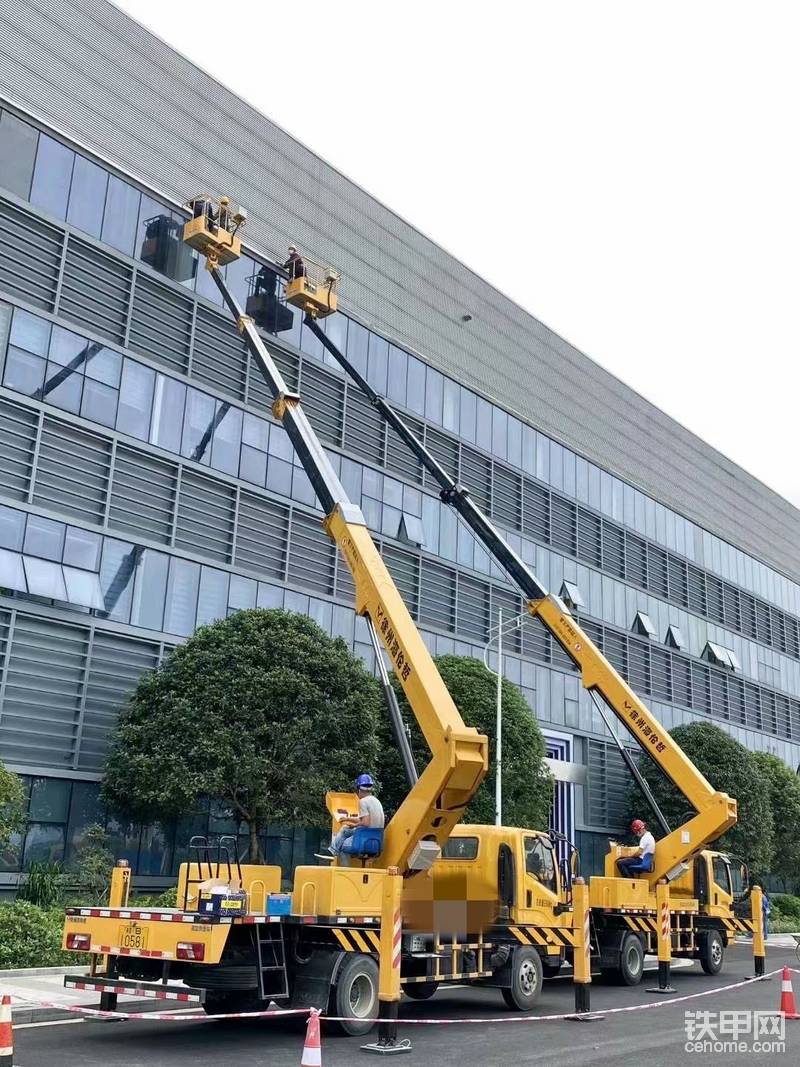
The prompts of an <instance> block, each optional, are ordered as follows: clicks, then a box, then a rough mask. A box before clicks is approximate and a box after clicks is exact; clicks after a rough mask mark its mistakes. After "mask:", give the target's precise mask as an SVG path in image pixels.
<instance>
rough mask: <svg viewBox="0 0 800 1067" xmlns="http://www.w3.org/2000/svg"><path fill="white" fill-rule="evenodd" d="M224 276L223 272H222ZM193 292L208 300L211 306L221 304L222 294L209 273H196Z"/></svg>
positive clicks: (203, 271) (201, 271) (205, 271)
mask: <svg viewBox="0 0 800 1067" xmlns="http://www.w3.org/2000/svg"><path fill="white" fill-rule="evenodd" d="M222 273H223V275H224V273H225V272H224V270H223V272H222ZM195 292H196V293H197V294H198V295H199V296H204V297H205V298H206V299H207V300H210V301H211V302H212V304H218V305H221V304H222V293H220V291H219V289H217V286H216V284H215V282H214V279H213V278H212V277H211V272H210V271H207V270H205V269H203V270H200V271H198V272H197V282H196V283H195Z"/></svg>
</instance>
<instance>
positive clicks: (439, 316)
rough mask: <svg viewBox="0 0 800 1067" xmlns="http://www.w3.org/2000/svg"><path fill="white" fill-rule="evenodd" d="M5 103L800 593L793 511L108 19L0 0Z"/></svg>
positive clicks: (62, 2)
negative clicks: (210, 218)
mask: <svg viewBox="0 0 800 1067" xmlns="http://www.w3.org/2000/svg"><path fill="white" fill-rule="evenodd" d="M0 95H3V96H5V97H6V98H7V99H9V100H10V101H11V102H12V103H16V104H17V105H18V106H19V107H20V108H22V109H24V110H27V111H30V112H31V113H32V114H34V115H37V116H39V117H40V118H41V119H42V120H43V121H45V122H47V123H50V124H51V125H52V126H54V127H55V128H56V129H58V130H60V131H61V132H62V133H64V134H66V135H68V136H70V137H72V138H73V139H74V140H75V141H77V142H78V143H82V144H84V145H86V146H87V147H88V148H90V149H93V150H94V151H96V152H97V153H98V154H100V155H101V156H103V157H105V158H106V159H108V160H109V161H111V162H113V163H116V164H117V165H118V166H119V167H121V168H122V169H123V170H125V171H127V172H128V173H130V174H131V175H133V176H135V177H138V178H139V179H140V180H141V181H142V182H143V183H144V184H146V185H149V186H152V187H153V188H154V189H157V190H159V191H160V192H162V193H163V194H166V195H167V196H170V197H172V198H173V199H174V200H176V201H182V200H183V199H184V198H185V197H186V196H187V195H188V194H190V193H191V192H193V191H197V190H198V189H203V190H208V191H210V192H215V193H222V192H224V193H228V194H230V195H231V196H232V197H233V198H234V199H236V200H238V201H239V202H241V203H242V204H244V205H246V206H247V208H248V211H249V223H248V240H249V242H250V243H251V244H252V246H253V247H254V248H257V249H261V250H262V251H264V252H265V253H267V254H268V255H270V256H271V257H273V258H278V259H280V258H282V256H283V254H284V251H285V249H286V246H287V244H288V243H289V242H290V241H293V242H295V243H297V244H298V245H300V246H301V247H305V248H307V249H308V250H309V251H310V252H311V253H312V254H314V256H315V258H319V259H322V260H325V261H328V262H330V263H331V264H334V265H335V266H336V267H337V268H338V269H339V270H340V271H341V272H342V275H343V279H344V285H343V299H342V305H343V307H344V308H345V310H347V311H349V312H351V313H353V314H354V315H355V317H357V318H359V319H361V320H362V321H363V322H365V323H366V324H367V325H370V326H372V327H373V328H374V329H375V330H376V331H378V332H380V333H382V334H383V335H384V336H386V337H389V338H391V339H393V340H395V341H396V342H397V343H398V344H400V345H402V346H404V347H406V348H408V349H409V350H411V351H413V352H415V353H417V354H419V355H421V356H422V357H423V358H424V359H426V360H427V361H428V362H429V363H430V364H432V365H433V366H435V367H437V368H439V369H440V370H442V371H444V372H445V373H447V374H450V375H452V376H453V377H455V378H456V379H457V380H459V381H461V382H463V383H464V384H466V385H470V386H472V387H473V388H475V389H476V390H478V391H479V392H481V393H482V394H484V395H485V396H488V397H489V398H491V399H494V400H496V401H498V402H499V403H500V404H502V405H503V406H504V407H506V408H507V409H508V410H510V411H513V412H515V413H516V414H518V415H519V416H520V417H522V418H523V419H525V420H526V421H528V422H529V423H531V424H532V425H534V426H536V427H537V428H538V429H540V430H542V431H544V432H545V433H548V434H550V435H551V436H553V437H555V438H556V439H557V440H559V441H561V442H563V443H564V444H566V445H568V446H570V447H572V448H574V449H575V450H577V451H578V452H580V453H581V454H583V455H584V456H586V457H587V458H589V459H592V460H594V461H595V462H596V463H598V464H599V465H601V466H603V467H605V468H606V469H608V470H610V471H612V472H614V473H616V474H618V475H619V476H620V477H622V478H624V479H626V480H627V481H629V482H631V483H632V484H634V485H636V486H638V487H640V488H641V489H643V490H644V491H646V492H648V493H649V494H651V495H652V496H654V497H655V498H656V499H657V500H659V501H661V502H662V503H664V504H667V505H669V506H670V507H673V508H674V509H675V510H677V511H679V512H681V513H682V514H684V515H686V516H687V517H688V518H690V519H692V520H694V521H695V522H697V523H699V524H700V525H702V526H704V527H705V528H707V529H709V530H711V531H713V532H715V533H717V534H719V535H720V536H721V537H723V538H727V539H728V540H730V541H731V542H733V543H735V544H736V545H737V546H739V547H741V548H743V549H745V550H747V551H749V552H750V553H752V554H753V555H755V556H757V557H760V558H761V559H763V560H765V561H766V562H769V563H770V564H772V565H773V566H775V567H776V568H777V569H778V570H780V571H783V572H784V573H787V574H789V575H790V576H791V577H793V578H795V579H798V578H800V512H798V510H797V509H795V508H794V507H793V506H792V505H791V504H789V503H788V501H786V500H784V499H783V498H782V497H781V496H779V495H778V494H776V493H774V492H772V491H771V490H770V489H768V488H767V487H766V486H765V485H763V484H762V483H761V482H759V481H758V480H757V479H755V478H753V477H752V476H751V475H749V474H748V473H747V472H746V471H744V470H742V469H741V468H740V467H738V466H736V464H734V463H733V462H731V461H730V460H729V459H727V458H726V457H725V456H723V455H722V454H721V453H719V452H717V451H716V450H715V449H713V448H711V447H710V446H708V445H707V444H706V443H705V442H703V441H702V440H700V439H699V438H698V437H696V436H695V435H694V434H692V433H690V432H689V431H688V430H686V429H685V428H684V427H683V426H681V425H680V424H678V423H676V422H675V421H674V420H672V419H670V418H669V417H668V416H667V415H666V414H664V412H662V411H660V410H659V409H658V408H657V407H655V406H654V405H652V404H650V403H649V402H647V401H646V400H644V399H643V398H642V397H641V396H639V395H638V394H637V393H636V392H634V391H633V390H631V389H629V388H628V387H627V386H625V385H624V384H623V383H622V382H620V381H619V380H618V379H616V378H615V377H614V376H613V375H611V374H609V373H608V372H607V371H605V370H603V369H602V368H601V367H599V366H598V365H597V364H596V363H594V362H592V361H591V360H590V359H588V358H587V357H586V356H584V355H583V354H582V353H581V352H579V351H577V350H576V349H575V348H573V347H572V346H571V345H569V344H568V343H567V342H566V341H565V340H564V339H563V338H561V337H559V336H558V335H557V334H555V333H553V332H552V331H551V330H549V329H548V328H547V327H546V326H544V325H543V324H542V323H541V322H539V321H538V320H537V319H535V318H534V317H533V316H531V315H529V314H528V313H527V312H525V311H523V310H522V308H520V307H518V306H517V305H516V304H514V303H513V302H512V301H510V300H509V299H507V298H506V297H504V296H503V295H502V293H500V292H498V291H497V290H495V289H493V288H491V286H489V285H488V284H487V283H486V282H484V281H483V280H482V279H481V278H479V277H478V276H477V275H475V274H474V273H472V272H471V271H470V270H469V269H468V268H467V267H465V266H464V265H463V264H462V263H460V262H458V261H457V260H455V259H453V257H451V256H449V255H448V254H447V253H446V252H444V251H443V250H442V249H441V248H439V247H438V246H437V245H435V244H434V243H433V242H431V241H429V240H428V239H427V238H426V237H424V236H423V235H422V234H420V233H419V232H417V231H416V230H415V229H414V228H413V227H412V226H410V225H408V223H406V222H404V221H403V220H402V219H401V218H399V217H398V216H397V215H395V214H394V213H393V212H391V211H390V210H388V209H387V208H386V207H384V206H383V205H382V204H380V203H378V202H377V201H376V200H374V199H372V198H371V197H370V196H369V195H368V194H367V193H365V192H364V190H363V189H361V188H359V187H358V186H357V185H355V184H354V183H353V182H351V181H348V179H347V178H345V177H344V176H343V175H341V174H340V173H339V172H338V171H336V170H335V169H334V168H332V167H330V166H328V165H327V164H326V163H324V162H323V161H322V160H321V159H319V158H318V157H317V156H315V155H314V154H313V153H312V152H310V151H309V150H308V149H306V148H305V147H304V146H303V145H301V144H299V143H298V142H297V141H295V140H294V139H293V138H292V137H290V136H289V135H288V134H287V133H285V132H284V131H283V130H281V129H280V128H279V127H277V126H276V125H275V124H274V123H272V122H270V121H269V119H267V118H265V117H264V116H263V115H261V114H260V113H259V112H257V111H256V110H254V109H253V108H251V107H250V106H249V105H247V104H246V103H245V102H244V101H243V100H240V99H239V98H238V97H236V96H235V95H234V94H233V93H231V92H229V91H228V90H227V89H225V88H224V87H223V86H222V85H220V84H219V83H218V82H217V81H215V80H214V79H213V78H211V77H209V76H208V75H206V74H205V73H203V72H202V71H201V70H199V69H198V68H197V67H195V66H194V65H193V64H192V63H191V62H189V61H188V60H187V59H185V58H184V57H183V56H181V55H180V54H178V53H177V52H175V51H173V50H172V49H171V48H170V47H169V46H167V45H166V44H165V43H164V42H163V41H161V40H160V39H159V38H157V37H155V36H153V35H152V34H150V33H149V32H148V31H147V30H145V29H144V28H143V27H141V26H140V25H139V24H138V23H136V22H134V21H133V20H131V19H130V18H129V17H128V16H127V15H125V14H124V13H122V12H121V11H119V10H118V9H117V8H115V7H113V6H112V5H111V4H109V3H106V2H104V0H59V2H58V3H49V2H47V0H39V2H33V0H0ZM432 277H435V278H436V292H435V293H434V292H433V291H432V289H431V286H430V279H431V278H432ZM466 312H468V313H469V314H471V315H472V321H471V322H470V323H469V324H468V325H467V324H464V323H463V322H462V321H461V316H462V314H464V313H466Z"/></svg>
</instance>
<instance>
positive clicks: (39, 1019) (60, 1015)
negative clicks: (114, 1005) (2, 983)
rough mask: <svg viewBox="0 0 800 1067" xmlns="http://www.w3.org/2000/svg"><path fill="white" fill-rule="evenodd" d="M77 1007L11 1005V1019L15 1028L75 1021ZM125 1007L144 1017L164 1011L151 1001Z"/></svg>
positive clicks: (72, 1005) (88, 1018)
mask: <svg viewBox="0 0 800 1067" xmlns="http://www.w3.org/2000/svg"><path fill="white" fill-rule="evenodd" d="M77 1007H79V1005H77V1004H70V1005H68V1007H64V1008H56V1007H46V1008H42V1007H37V1005H35V1004H20V1005H19V1006H18V1007H14V1005H13V1004H12V1005H11V1016H12V1019H13V1021H14V1025H15V1026H24V1025H25V1024H26V1023H50V1022H61V1021H63V1020H65V1019H75V1018H76V1013H75V1009H76V1008H77ZM125 1007H126V1008H128V1009H129V1010H130V1011H132V1012H136V1013H137V1014H142V1015H145V1014H147V1013H149V1012H153V1013H155V1014H158V1012H159V1011H163V1010H164V1009H160V1008H158V1007H156V1006H155V1005H154V1004H153V1001H152V1000H142V999H138V1000H131V1001H130V1002H129V1003H127V1004H126V1005H125ZM92 1019H93V1017H92V1016H90V1015H87V1016H85V1017H84V1018H83V1020H82V1021H83V1022H90V1021H92ZM94 1021H97V1020H96V1019H94ZM100 1021H102V1022H105V1021H107V1020H105V1019H101V1020H100ZM114 1021H119V1022H122V1021H123V1020H121V1019H120V1020H114Z"/></svg>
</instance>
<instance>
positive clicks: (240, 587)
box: [228, 574, 258, 611]
mask: <svg viewBox="0 0 800 1067" xmlns="http://www.w3.org/2000/svg"><path fill="white" fill-rule="evenodd" d="M257 591H258V585H257V583H256V582H254V581H253V579H252V578H242V577H241V576H240V575H238V574H232V575H231V586H230V592H229V594H228V605H229V606H230V607H231V608H233V609H234V610H235V611H239V610H240V609H242V608H254V607H255V606H256V593H257Z"/></svg>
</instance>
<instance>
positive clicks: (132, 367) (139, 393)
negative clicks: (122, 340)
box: [117, 359, 156, 441]
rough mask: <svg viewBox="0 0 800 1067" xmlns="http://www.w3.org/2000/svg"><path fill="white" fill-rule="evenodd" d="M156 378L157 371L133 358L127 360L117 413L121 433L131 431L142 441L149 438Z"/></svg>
mask: <svg viewBox="0 0 800 1067" xmlns="http://www.w3.org/2000/svg"><path fill="white" fill-rule="evenodd" d="M155 380H156V375H155V371H153V370H151V369H150V368H149V367H143V366H142V364H141V363H136V362H134V360H132V359H126V360H125V364H124V366H123V369H122V385H121V387H120V393H119V412H118V413H117V429H118V430H119V431H120V432H121V433H129V434H130V435H131V437H138V438H139V440H140V441H146V440H147V437H148V434H149V432H150V414H151V412H152V409H153V387H154V385H155Z"/></svg>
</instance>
